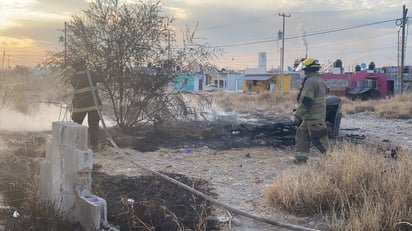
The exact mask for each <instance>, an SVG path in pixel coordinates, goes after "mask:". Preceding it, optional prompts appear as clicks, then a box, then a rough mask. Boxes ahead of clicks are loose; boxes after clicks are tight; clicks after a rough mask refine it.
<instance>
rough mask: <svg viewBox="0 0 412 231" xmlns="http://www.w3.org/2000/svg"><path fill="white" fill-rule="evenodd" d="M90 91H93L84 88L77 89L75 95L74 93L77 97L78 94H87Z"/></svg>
mask: <svg viewBox="0 0 412 231" xmlns="http://www.w3.org/2000/svg"><path fill="white" fill-rule="evenodd" d="M88 91H91V88H90V87H83V88H80V89H75V90H74V91H73V93H74V94H75V95H77V94H81V93H85V92H88Z"/></svg>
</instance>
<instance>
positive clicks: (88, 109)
mask: <svg viewBox="0 0 412 231" xmlns="http://www.w3.org/2000/svg"><path fill="white" fill-rule="evenodd" d="M94 110H97V107H96V106H95V105H93V106H89V107H82V108H73V113H80V112H88V111H94Z"/></svg>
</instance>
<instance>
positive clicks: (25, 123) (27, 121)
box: [0, 103, 70, 132]
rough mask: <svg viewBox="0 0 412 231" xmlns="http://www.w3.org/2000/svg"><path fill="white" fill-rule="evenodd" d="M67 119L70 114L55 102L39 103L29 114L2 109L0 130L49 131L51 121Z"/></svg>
mask: <svg viewBox="0 0 412 231" xmlns="http://www.w3.org/2000/svg"><path fill="white" fill-rule="evenodd" d="M59 117H60V118H59ZM69 119H70V116H69V114H68V113H67V111H66V109H64V108H61V107H60V105H55V104H45V103H44V104H40V105H39V106H38V107H37V108H36V110H35V111H33V112H32V113H30V115H26V114H23V113H21V112H16V111H12V110H8V109H4V110H2V111H1V112H0V130H2V131H13V132H22V131H28V132H33V131H51V129H52V122H53V121H58V120H69Z"/></svg>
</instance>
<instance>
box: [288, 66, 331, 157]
mask: <svg viewBox="0 0 412 231" xmlns="http://www.w3.org/2000/svg"><path fill="white" fill-rule="evenodd" d="M300 68H301V69H302V70H303V71H304V74H305V77H304V79H303V81H302V84H301V86H300V89H299V92H298V95H297V101H298V104H299V106H298V108H297V109H296V111H295V112H294V114H293V118H292V119H293V123H294V124H295V125H297V126H298V128H297V131H296V137H295V160H294V162H295V163H297V164H300V163H306V161H307V159H308V155H309V152H310V146H311V143H312V144H313V145H314V146H315V147H316V148H317V149H318V150H319V151H320V152H321V153H323V154H325V153H326V151H327V150H328V149H329V141H328V132H327V126H326V122H325V117H326V95H327V92H328V87H327V85H326V83H325V82H324V81H323V80H322V79H321V77H320V75H319V72H318V71H319V69H320V64H319V62H318V60H316V59H314V58H307V59H305V60H303V61H302V62H301V64H300ZM298 69H299V67H298Z"/></svg>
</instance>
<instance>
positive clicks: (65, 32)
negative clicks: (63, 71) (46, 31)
mask: <svg viewBox="0 0 412 231" xmlns="http://www.w3.org/2000/svg"><path fill="white" fill-rule="evenodd" d="M66 38H67V22H66V21H64V64H65V65H66V64H67V40H66Z"/></svg>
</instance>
